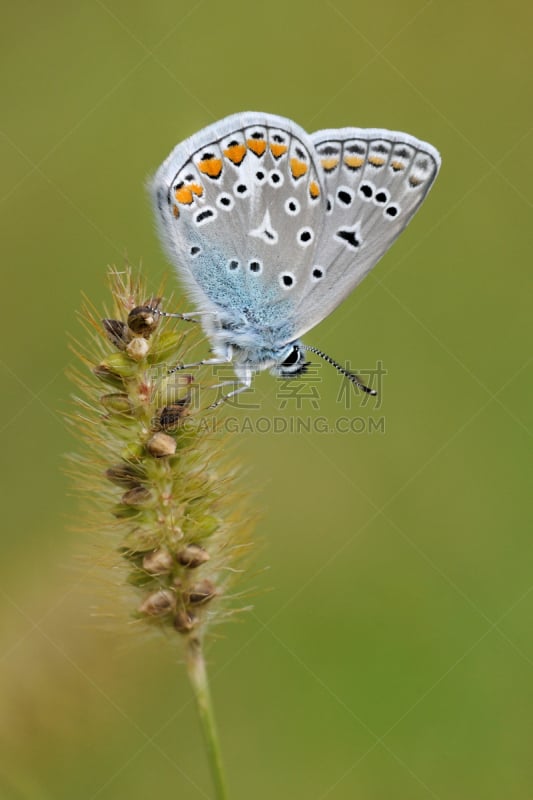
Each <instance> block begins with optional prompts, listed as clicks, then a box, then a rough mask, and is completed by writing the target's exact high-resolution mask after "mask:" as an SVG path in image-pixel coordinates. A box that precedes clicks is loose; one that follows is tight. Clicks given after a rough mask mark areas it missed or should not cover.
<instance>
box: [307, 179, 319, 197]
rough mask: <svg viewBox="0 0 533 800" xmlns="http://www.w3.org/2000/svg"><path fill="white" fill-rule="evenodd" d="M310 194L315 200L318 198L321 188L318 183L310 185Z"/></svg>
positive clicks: (312, 182) (313, 182)
mask: <svg viewBox="0 0 533 800" xmlns="http://www.w3.org/2000/svg"><path fill="white" fill-rule="evenodd" d="M309 194H310V195H311V197H313V198H315V197H318V195H319V194H320V186H319V185H318V183H317V182H316V181H311V183H310V184H309Z"/></svg>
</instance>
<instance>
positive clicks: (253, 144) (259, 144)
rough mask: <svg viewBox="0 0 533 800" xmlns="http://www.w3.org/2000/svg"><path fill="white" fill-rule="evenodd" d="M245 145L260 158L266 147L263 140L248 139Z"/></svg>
mask: <svg viewBox="0 0 533 800" xmlns="http://www.w3.org/2000/svg"><path fill="white" fill-rule="evenodd" d="M246 144H247V145H248V147H249V148H250V150H251V151H252V153H255V154H256V156H262V155H263V153H264V152H265V150H266V146H267V143H266V142H265V140H264V139H248V140H247V142H246Z"/></svg>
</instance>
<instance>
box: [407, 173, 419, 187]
mask: <svg viewBox="0 0 533 800" xmlns="http://www.w3.org/2000/svg"><path fill="white" fill-rule="evenodd" d="M421 183H422V179H421V178H417V177H416V175H410V176H409V184H410V185H411V186H420V184H421Z"/></svg>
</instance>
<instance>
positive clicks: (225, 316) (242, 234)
mask: <svg viewBox="0 0 533 800" xmlns="http://www.w3.org/2000/svg"><path fill="white" fill-rule="evenodd" d="M439 167H440V155H439V153H438V152H437V150H436V149H435V148H434V147H433V146H432V145H430V144H427V143H426V142H422V141H420V140H418V139H416V138H415V137H414V136H410V135H409V134H406V133H397V132H393V131H388V130H381V129H373V128H370V129H361V128H339V129H331V130H322V131H317V132H315V133H312V134H308V133H306V132H305V131H304V130H303V129H302V128H300V127H299V126H298V125H297V124H296V123H295V122H292V121H291V120H289V119H285V118H283V117H279V116H275V115H272V114H267V113H260V112H244V113H241V114H234V115H232V116H229V117H226V118H224V119H222V120H220V121H219V122H215V123H214V124H212V125H209V126H208V127H206V128H204V129H203V130H201V131H199V132H198V133H195V134H194V135H193V136H191V137H190V138H189V139H186V140H185V141H183V142H181V143H180V144H178V145H177V146H176V147H175V148H174V150H173V151H172V152H171V153H170V155H169V156H168V158H167V159H166V160H165V161H164V162H163V164H162V165H161V166H160V167H159V169H158V170H157V172H156V174H155V176H154V177H153V179H152V181H151V193H152V196H153V200H154V207H155V214H156V219H157V223H158V227H159V230H160V233H161V237H162V241H163V244H164V246H165V248H166V250H167V252H168V254H169V256H170V258H171V260H172V262H173V263H174V264H175V266H176V268H177V270H178V273H179V275H180V276H181V278H182V280H183V282H184V284H185V287H186V289H187V290H188V292H189V294H190V296H191V298H192V300H193V301H194V302H195V303H196V305H197V308H198V312H196V314H199V315H200V317H201V322H202V326H203V328H204V331H205V333H206V335H207V337H208V338H209V340H210V343H211V346H212V351H213V354H214V356H213V358H209V359H205V360H204V361H201V362H198V363H197V364H186V365H182V366H181V368H183V369H185V368H189V367H192V366H199V365H200V364H222V363H228V362H232V364H233V368H234V372H235V376H236V381H235V382H228V383H233V385H234V386H235V388H234V389H233V391H231V392H229V393H228V394H226V395H225V396H224V397H223V398H222V400H220V401H218V402H222V401H223V400H227V399H228V398H230V397H232V396H234V395H236V394H238V393H239V392H242V391H244V390H245V389H247V388H249V387H250V385H251V381H252V376H253V374H254V373H255V372H257V371H259V370H263V369H267V368H270V369H271V371H272V372H273V373H274V374H275V375H278V376H282V377H289V376H294V375H299V374H301V373H302V372H304V371H305V369H306V367H307V364H308V362H307V360H306V358H307V356H306V353H307V352H312V353H315V354H316V355H318V356H320V357H321V358H324V359H325V360H326V361H328V362H329V363H330V364H332V365H333V366H334V367H335V368H336V369H337V370H338V371H339V372H341V373H342V374H343V375H345V376H346V377H347V378H349V379H350V380H351V381H352V382H353V383H354V384H355V385H357V386H358V387H359V388H361V389H363V390H364V391H366V392H368V393H370V394H375V391H374V390H373V389H371V388H369V387H367V386H365V385H364V384H363V383H362V382H361V380H360V379H359V378H358V377H357V375H355V374H354V373H352V372H349V371H348V370H346V369H344V367H342V366H341V365H340V364H339V363H338V362H336V361H334V359H332V358H330V357H329V356H327V355H326V354H325V353H323V352H322V351H321V350H319V349H318V348H315V347H311V346H310V345H305V344H304V343H303V342H302V341H301V340H300V337H301V336H303V335H304V334H305V333H307V331H309V330H310V329H311V328H313V327H314V326H315V325H317V324H318V323H319V322H321V320H323V319H324V318H325V317H327V316H328V315H329V314H331V312H332V311H333V310H334V309H335V308H336V307H337V306H338V305H339V304H340V303H341V302H342V301H343V300H344V299H345V298H346V297H347V296H348V295H349V294H350V292H352V290H353V289H354V288H355V287H356V286H357V285H358V284H359V283H360V282H361V281H362V280H363V278H364V277H365V275H367V273H368V272H369V271H370V270H371V269H372V267H374V266H375V264H376V263H377V262H378V261H379V259H380V258H381V257H382V256H383V255H384V253H385V252H386V251H387V250H388V248H389V247H390V246H391V244H392V243H393V242H394V240H395V239H396V237H397V236H398V235H399V234H400V233H401V231H402V230H403V229H404V228H405V227H406V226H407V224H408V223H409V222H410V220H411V219H412V217H413V215H414V214H415V212H416V211H417V210H418V208H419V207H420V205H421V204H422V201H423V200H424V198H425V197H426V195H427V193H428V191H429V189H430V188H431V186H432V184H433V182H434V180H435V178H436V176H437V173H438V171H439ZM169 316H178V317H181V318H183V319H190V318H191V317H192V316H193V315H191V314H188V315H187V314H174V315H169ZM215 405H218V403H216V404H215Z"/></svg>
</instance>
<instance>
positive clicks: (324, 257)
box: [295, 128, 440, 336]
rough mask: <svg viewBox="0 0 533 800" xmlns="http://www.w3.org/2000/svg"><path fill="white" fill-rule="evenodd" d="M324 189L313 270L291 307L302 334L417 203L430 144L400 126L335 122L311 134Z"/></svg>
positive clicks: (434, 162) (436, 163) (341, 295)
mask: <svg viewBox="0 0 533 800" xmlns="http://www.w3.org/2000/svg"><path fill="white" fill-rule="evenodd" d="M311 140H312V141H313V143H314V146H315V149H316V153H317V155H318V158H319V162H320V167H321V170H322V182H323V184H324V188H325V190H326V195H327V200H326V209H325V225H324V228H323V230H322V234H321V238H320V241H319V243H318V247H317V250H316V252H315V254H314V255H315V263H314V265H313V268H312V269H313V273H312V275H314V278H312V280H311V281H310V282H308V284H307V291H306V292H305V293H303V294H302V295H301V296H300V298H299V302H298V306H297V308H296V309H295V317H296V319H295V327H296V330H297V335H298V336H301V335H302V334H303V333H305V332H306V331H308V330H310V328H312V327H313V326H314V325H316V324H318V322H320V321H321V320H322V319H324V318H325V317H327V316H328V314H330V313H331V312H332V311H333V310H334V309H335V308H336V307H337V306H338V305H339V304H340V303H341V302H342V301H343V300H344V299H345V297H346V296H347V295H348V294H350V292H351V291H352V290H353V289H354V288H355V287H356V286H357V285H358V284H359V283H360V282H361V281H362V280H363V278H364V277H365V276H366V275H367V273H368V272H369V271H370V270H371V269H372V267H374V266H375V264H376V263H377V262H378V261H379V259H380V258H381V257H382V256H383V255H384V253H385V252H386V251H387V250H388V249H389V247H390V246H391V244H392V243H393V242H394V240H395V239H396V238H397V236H399V234H400V233H401V232H402V230H403V229H404V228H405V227H406V226H407V224H408V223H409V222H410V220H411V219H412V217H413V216H414V214H415V212H416V211H417V210H418V208H419V207H420V205H421V204H422V201H423V200H424V198H425V196H426V195H427V193H428V191H429V189H430V188H431V185H432V184H433V182H434V180H435V178H436V176H437V173H438V171H439V167H440V156H439V153H438V152H437V150H435V148H434V147H432V145H430V144H427V143H425V142H422V141H419V140H418V139H415V138H414V137H413V136H410V135H409V134H405V133H396V132H393V131H386V130H377V129H376V130H374V129H367V130H364V129H359V128H342V129H339V130H325V131H318V132H316V133H314V134H311Z"/></svg>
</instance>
